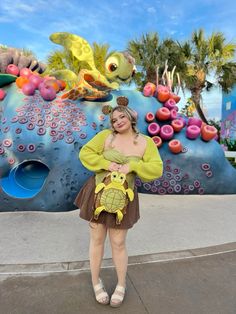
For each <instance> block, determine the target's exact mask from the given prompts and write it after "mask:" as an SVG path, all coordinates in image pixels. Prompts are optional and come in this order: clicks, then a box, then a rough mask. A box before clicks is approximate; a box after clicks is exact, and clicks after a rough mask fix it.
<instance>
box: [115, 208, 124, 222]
mask: <svg viewBox="0 0 236 314" xmlns="http://www.w3.org/2000/svg"><path fill="white" fill-rule="evenodd" d="M123 216H124V215H123V214H122V211H121V210H117V212H116V224H117V225H120V223H121V221H122V219H123Z"/></svg>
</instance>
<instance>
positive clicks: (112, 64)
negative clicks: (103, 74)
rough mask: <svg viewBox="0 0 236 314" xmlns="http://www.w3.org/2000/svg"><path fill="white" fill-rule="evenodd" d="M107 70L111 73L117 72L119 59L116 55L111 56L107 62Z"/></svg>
mask: <svg viewBox="0 0 236 314" xmlns="http://www.w3.org/2000/svg"><path fill="white" fill-rule="evenodd" d="M105 68H106V71H107V72H109V73H112V72H115V71H116V70H117V69H118V68H119V60H118V58H117V57H115V56H111V57H109V58H108V59H107V60H106V63H105Z"/></svg>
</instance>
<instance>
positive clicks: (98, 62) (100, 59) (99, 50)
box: [92, 42, 112, 75]
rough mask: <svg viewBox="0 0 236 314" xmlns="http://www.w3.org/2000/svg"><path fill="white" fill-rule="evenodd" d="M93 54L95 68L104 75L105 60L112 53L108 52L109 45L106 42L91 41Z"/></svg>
mask: <svg viewBox="0 0 236 314" xmlns="http://www.w3.org/2000/svg"><path fill="white" fill-rule="evenodd" d="M92 49H93V56H94V63H95V66H96V68H97V69H98V71H99V72H100V73H102V74H103V75H105V61H106V59H107V58H108V57H109V55H110V54H111V53H112V52H110V53H108V50H109V45H108V44H97V43H96V42H94V43H93V46H92Z"/></svg>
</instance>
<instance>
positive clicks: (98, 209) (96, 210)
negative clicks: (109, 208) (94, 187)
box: [94, 206, 105, 220]
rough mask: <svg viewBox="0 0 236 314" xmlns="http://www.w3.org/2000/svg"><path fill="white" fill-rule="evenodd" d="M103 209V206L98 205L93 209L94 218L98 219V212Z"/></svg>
mask: <svg viewBox="0 0 236 314" xmlns="http://www.w3.org/2000/svg"><path fill="white" fill-rule="evenodd" d="M104 209H105V206H99V207H97V208H96V209H95V211H94V219H96V220H97V219H98V217H99V215H100V213H101V212H102V211H103V210H104Z"/></svg>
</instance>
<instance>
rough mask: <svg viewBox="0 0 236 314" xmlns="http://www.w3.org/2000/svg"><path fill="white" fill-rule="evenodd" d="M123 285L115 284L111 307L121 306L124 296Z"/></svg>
mask: <svg viewBox="0 0 236 314" xmlns="http://www.w3.org/2000/svg"><path fill="white" fill-rule="evenodd" d="M125 290H126V288H125V287H122V286H119V285H117V286H116V288H115V291H114V292H113V295H112V296H111V301H110V306H111V307H119V306H121V304H122V302H123V300H124V297H125Z"/></svg>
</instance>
